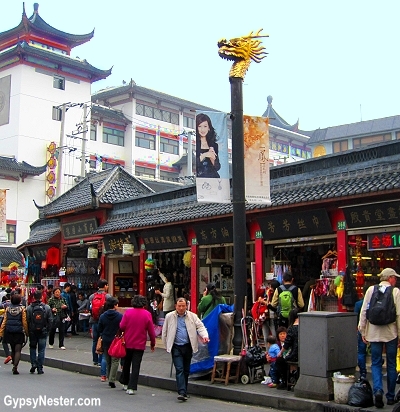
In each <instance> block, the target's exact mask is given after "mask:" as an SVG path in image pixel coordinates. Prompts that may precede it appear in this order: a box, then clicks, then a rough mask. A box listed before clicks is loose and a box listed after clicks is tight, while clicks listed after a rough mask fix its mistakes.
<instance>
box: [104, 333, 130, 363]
mask: <svg viewBox="0 0 400 412" xmlns="http://www.w3.org/2000/svg"><path fill="white" fill-rule="evenodd" d="M108 354H109V355H110V356H111V357H112V358H125V356H126V349H125V339H124V336H123V335H122V336H116V337H115V338H114V339H113V341H112V342H111V345H110V347H109V348H108Z"/></svg>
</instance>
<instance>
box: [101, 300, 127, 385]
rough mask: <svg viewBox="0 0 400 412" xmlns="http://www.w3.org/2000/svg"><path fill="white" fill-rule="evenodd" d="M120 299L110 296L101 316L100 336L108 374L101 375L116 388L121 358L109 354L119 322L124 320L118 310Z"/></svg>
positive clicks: (102, 378)
mask: <svg viewBox="0 0 400 412" xmlns="http://www.w3.org/2000/svg"><path fill="white" fill-rule="evenodd" d="M117 308H118V299H116V298H108V299H107V300H106V303H105V305H104V312H103V313H102V314H101V316H100V318H99V326H98V331H99V337H101V339H102V344H103V357H102V369H103V370H106V371H107V372H106V373H107V375H102V376H101V381H102V382H105V381H106V380H107V379H108V385H109V386H110V387H111V388H115V380H116V379H117V371H118V364H119V358H114V357H112V356H110V355H109V354H108V349H109V347H110V345H111V342H112V341H113V339H114V336H115V335H116V334H117V332H118V330H119V324H120V322H121V320H122V314H121V313H119V312H118V311H117Z"/></svg>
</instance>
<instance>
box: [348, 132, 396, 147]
mask: <svg viewBox="0 0 400 412" xmlns="http://www.w3.org/2000/svg"><path fill="white" fill-rule="evenodd" d="M389 140H392V135H391V133H387V134H384V135H378V136H366V137H359V138H356V139H353V149H360V148H362V147H365V146H369V145H371V144H377V143H381V142H388V141H389Z"/></svg>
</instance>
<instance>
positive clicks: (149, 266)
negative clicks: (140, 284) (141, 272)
mask: <svg viewBox="0 0 400 412" xmlns="http://www.w3.org/2000/svg"><path fill="white" fill-rule="evenodd" d="M154 264H155V261H154V259H151V258H149V259H146V260H145V262H144V268H145V270H147V271H151V270H153V269H154Z"/></svg>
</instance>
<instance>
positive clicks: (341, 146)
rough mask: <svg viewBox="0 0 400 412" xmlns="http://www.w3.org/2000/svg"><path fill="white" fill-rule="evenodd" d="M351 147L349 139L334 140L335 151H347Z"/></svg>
mask: <svg viewBox="0 0 400 412" xmlns="http://www.w3.org/2000/svg"><path fill="white" fill-rule="evenodd" d="M348 149H349V142H348V140H340V141H339V142H333V153H341V152H345V151H346V150H348Z"/></svg>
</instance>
